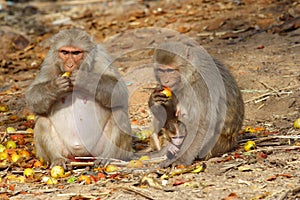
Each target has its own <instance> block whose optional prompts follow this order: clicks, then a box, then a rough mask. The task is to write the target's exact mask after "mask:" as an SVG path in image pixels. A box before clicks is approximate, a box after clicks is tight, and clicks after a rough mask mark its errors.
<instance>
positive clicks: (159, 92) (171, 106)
mask: <svg viewBox="0 0 300 200" xmlns="http://www.w3.org/2000/svg"><path fill="white" fill-rule="evenodd" d="M177 72H178V71H177V69H176V68H175V67H170V66H166V65H165V66H160V68H159V69H158V70H157V71H156V72H155V73H156V74H159V75H160V76H162V77H161V80H165V79H166V76H168V79H169V80H171V81H178V80H177V78H178V77H180V75H178V74H177ZM164 73H166V74H167V75H166V76H164V75H163V74H164ZM171 84H173V83H171ZM163 86H164V87H165V88H167V90H168V91H169V92H170V94H169V96H167V95H166V94H165V93H164V90H166V89H165V88H164V87H162V86H158V88H156V89H155V90H154V92H153V93H152V94H151V95H150V98H149V101H148V104H149V107H150V109H151V111H152V113H155V118H154V120H153V134H152V135H151V138H150V139H151V140H150V141H151V142H152V143H153V145H151V146H154V149H156V150H158V151H160V150H161V147H162V144H161V140H159V139H160V138H159V136H160V137H163V138H166V140H167V141H169V144H168V152H167V157H168V159H172V158H173V157H174V156H175V155H176V154H177V152H178V151H179V150H180V147H181V145H182V143H183V140H184V138H185V135H186V127H185V125H184V124H183V123H182V122H181V121H179V120H178V116H177V115H178V113H177V111H178V110H177V104H178V100H177V98H176V96H175V95H174V94H173V92H172V91H171V90H170V89H169V87H168V86H170V85H168V86H167V85H166V84H165V85H163ZM161 135H162V136H161Z"/></svg>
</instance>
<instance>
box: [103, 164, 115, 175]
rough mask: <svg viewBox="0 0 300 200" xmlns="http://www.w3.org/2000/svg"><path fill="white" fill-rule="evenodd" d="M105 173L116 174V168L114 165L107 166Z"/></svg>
mask: <svg viewBox="0 0 300 200" xmlns="http://www.w3.org/2000/svg"><path fill="white" fill-rule="evenodd" d="M105 171H106V172H108V173H109V172H116V171H118V167H117V166H115V165H107V166H106V168H105Z"/></svg>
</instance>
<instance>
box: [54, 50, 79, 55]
mask: <svg viewBox="0 0 300 200" xmlns="http://www.w3.org/2000/svg"><path fill="white" fill-rule="evenodd" d="M59 52H60V53H62V54H63V55H68V54H72V55H75V56H76V55H79V54H81V53H82V51H67V50H60V51H59Z"/></svg>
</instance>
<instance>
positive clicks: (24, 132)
mask: <svg viewBox="0 0 300 200" xmlns="http://www.w3.org/2000/svg"><path fill="white" fill-rule="evenodd" d="M0 134H9V135H15V134H33V133H31V132H28V131H14V132H9V133H8V132H6V131H3V132H0Z"/></svg>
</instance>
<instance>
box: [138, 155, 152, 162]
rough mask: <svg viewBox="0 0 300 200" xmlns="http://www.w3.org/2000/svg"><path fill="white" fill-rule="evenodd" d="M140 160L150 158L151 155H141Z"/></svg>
mask: <svg viewBox="0 0 300 200" xmlns="http://www.w3.org/2000/svg"><path fill="white" fill-rule="evenodd" d="M139 160H141V161H144V160H150V157H149V156H141V157H140V158H139Z"/></svg>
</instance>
